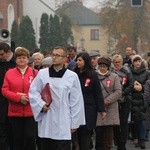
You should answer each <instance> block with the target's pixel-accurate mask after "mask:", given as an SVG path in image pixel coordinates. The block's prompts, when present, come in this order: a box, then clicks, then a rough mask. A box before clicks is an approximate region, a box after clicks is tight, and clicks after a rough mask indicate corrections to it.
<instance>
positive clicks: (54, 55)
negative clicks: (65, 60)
mask: <svg viewBox="0 0 150 150" xmlns="http://www.w3.org/2000/svg"><path fill="white" fill-rule="evenodd" d="M52 57H55V58H59V57H65V56H63V55H59V54H54V53H52Z"/></svg>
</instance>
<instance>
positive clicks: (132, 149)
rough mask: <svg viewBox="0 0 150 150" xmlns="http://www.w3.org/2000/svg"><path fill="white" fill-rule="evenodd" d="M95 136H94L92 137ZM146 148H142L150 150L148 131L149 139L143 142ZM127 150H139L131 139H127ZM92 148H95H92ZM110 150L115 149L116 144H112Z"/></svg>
mask: <svg viewBox="0 0 150 150" xmlns="http://www.w3.org/2000/svg"><path fill="white" fill-rule="evenodd" d="M94 138H95V137H94ZM145 145H146V148H145V149H144V150H150V133H149V141H147V142H145ZM126 148H127V150H141V148H140V147H135V145H134V144H133V142H132V140H128V143H127V147H126ZM92 150H95V149H94V148H93V149H92ZM112 150H117V147H116V146H113V148H112Z"/></svg>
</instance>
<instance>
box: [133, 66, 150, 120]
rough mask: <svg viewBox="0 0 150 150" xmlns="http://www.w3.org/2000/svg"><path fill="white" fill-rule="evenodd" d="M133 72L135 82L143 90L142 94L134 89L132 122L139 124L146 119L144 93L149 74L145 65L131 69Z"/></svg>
mask: <svg viewBox="0 0 150 150" xmlns="http://www.w3.org/2000/svg"><path fill="white" fill-rule="evenodd" d="M131 71H132V75H133V79H134V81H138V82H139V83H140V84H141V85H142V90H141V91H140V92H139V91H135V90H134V89H133V90H132V106H131V112H132V120H133V121H136V122H138V121H141V120H144V119H146V112H145V107H144V98H143V93H144V85H145V83H146V81H147V79H148V74H147V71H146V68H145V66H144V65H141V67H140V68H139V69H134V68H131Z"/></svg>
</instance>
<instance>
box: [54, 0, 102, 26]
mask: <svg viewBox="0 0 150 150" xmlns="http://www.w3.org/2000/svg"><path fill="white" fill-rule="evenodd" d="M56 14H59V15H60V14H66V15H67V16H68V17H69V18H70V19H71V22H72V23H74V24H77V25H80V26H82V25H100V16H99V15H98V14H97V13H95V12H93V11H92V10H90V9H88V8H86V7H85V6H83V4H82V3H81V2H77V1H72V2H70V3H65V4H64V5H63V6H62V7H61V8H59V9H57V10H56Z"/></svg>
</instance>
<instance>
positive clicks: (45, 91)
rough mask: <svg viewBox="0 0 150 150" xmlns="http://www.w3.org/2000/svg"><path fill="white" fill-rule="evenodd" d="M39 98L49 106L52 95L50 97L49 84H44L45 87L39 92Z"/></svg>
mask: <svg viewBox="0 0 150 150" xmlns="http://www.w3.org/2000/svg"><path fill="white" fill-rule="evenodd" d="M41 97H42V99H43V101H45V102H46V104H47V105H48V106H49V105H50V104H51V102H52V95H51V90H50V85H49V83H46V85H45V87H44V88H43V90H42V92H41Z"/></svg>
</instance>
